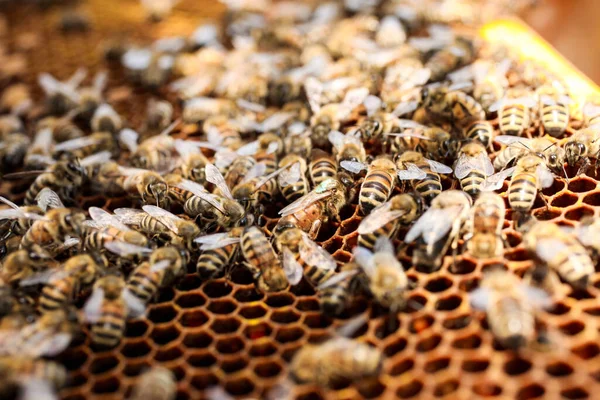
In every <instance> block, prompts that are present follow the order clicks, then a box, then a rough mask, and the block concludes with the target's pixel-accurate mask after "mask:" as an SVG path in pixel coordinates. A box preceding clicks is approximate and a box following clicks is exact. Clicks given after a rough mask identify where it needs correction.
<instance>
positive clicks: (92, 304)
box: [83, 288, 104, 324]
mask: <svg viewBox="0 0 600 400" xmlns="http://www.w3.org/2000/svg"><path fill="white" fill-rule="evenodd" d="M103 302H104V290H103V289H101V288H95V289H94V291H93V292H92V295H91V296H90V298H89V299H87V301H86V302H85V305H84V306H83V313H84V315H85V319H86V320H87V321H88V322H91V323H92V324H94V323H96V322H97V321H98V319H99V318H100V315H101V308H102V303H103Z"/></svg>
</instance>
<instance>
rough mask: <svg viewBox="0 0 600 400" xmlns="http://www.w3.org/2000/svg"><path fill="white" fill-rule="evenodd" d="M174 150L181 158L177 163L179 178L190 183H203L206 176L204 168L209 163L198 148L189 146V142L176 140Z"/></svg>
mask: <svg viewBox="0 0 600 400" xmlns="http://www.w3.org/2000/svg"><path fill="white" fill-rule="evenodd" d="M175 150H176V151H177V152H178V153H179V155H180V157H181V160H180V162H179V169H180V170H181V176H182V177H183V178H185V179H189V180H190V181H192V182H196V183H200V184H203V183H205V182H206V174H205V172H204V168H205V167H206V164H208V163H209V160H208V158H206V156H205V155H204V154H202V151H200V148H198V147H196V146H192V145H190V143H189V141H186V140H180V139H177V140H175Z"/></svg>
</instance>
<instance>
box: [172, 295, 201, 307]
mask: <svg viewBox="0 0 600 400" xmlns="http://www.w3.org/2000/svg"><path fill="white" fill-rule="evenodd" d="M175 303H176V304H177V305H178V306H179V307H181V308H194V307H200V306H203V305H204V304H205V303H206V299H205V298H204V296H203V295H201V294H200V293H185V294H182V295H179V296H177V299H176V300H175Z"/></svg>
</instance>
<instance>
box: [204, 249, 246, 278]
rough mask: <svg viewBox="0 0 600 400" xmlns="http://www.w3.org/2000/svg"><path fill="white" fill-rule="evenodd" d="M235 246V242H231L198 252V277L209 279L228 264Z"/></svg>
mask: <svg viewBox="0 0 600 400" xmlns="http://www.w3.org/2000/svg"><path fill="white" fill-rule="evenodd" d="M237 246H238V245H237V244H231V245H229V246H225V247H221V248H219V249H213V250H207V251H205V252H203V253H202V254H200V257H198V263H197V264H196V270H197V272H198V275H199V276H200V278H202V279H211V278H213V277H215V276H216V275H218V274H219V273H220V272H221V271H223V270H224V269H225V268H226V267H227V266H228V265H230V263H231V259H232V258H233V256H234V254H235V251H236V249H237Z"/></svg>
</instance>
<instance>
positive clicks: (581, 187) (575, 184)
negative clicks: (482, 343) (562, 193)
mask: <svg viewBox="0 0 600 400" xmlns="http://www.w3.org/2000/svg"><path fill="white" fill-rule="evenodd" d="M555 182H561V181H558V180H555ZM563 185H564V183H563ZM596 186H597V184H596V182H595V181H593V180H592V179H589V178H585V177H579V178H576V179H571V180H570V181H569V186H568V187H569V190H570V191H571V192H575V193H584V192H591V191H592V190H594V189H595V188H596Z"/></svg>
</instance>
